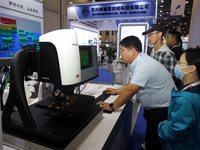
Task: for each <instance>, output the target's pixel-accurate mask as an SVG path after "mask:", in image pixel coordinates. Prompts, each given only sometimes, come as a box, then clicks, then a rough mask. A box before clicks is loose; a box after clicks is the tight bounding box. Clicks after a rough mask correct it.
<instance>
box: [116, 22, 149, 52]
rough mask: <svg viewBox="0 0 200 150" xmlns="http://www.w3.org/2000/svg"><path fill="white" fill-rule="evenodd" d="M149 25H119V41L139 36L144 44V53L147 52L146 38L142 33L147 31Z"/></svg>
mask: <svg viewBox="0 0 200 150" xmlns="http://www.w3.org/2000/svg"><path fill="white" fill-rule="evenodd" d="M147 26H148V25H147V24H137V23H136V24H134V23H131V24H128V23H127V24H126V23H124V24H119V32H120V34H119V41H121V40H122V39H124V38H125V37H127V36H132V35H133V36H137V37H138V38H139V39H140V41H141V43H142V51H143V52H146V39H147V38H146V36H144V35H142V32H145V31H146V30H147Z"/></svg>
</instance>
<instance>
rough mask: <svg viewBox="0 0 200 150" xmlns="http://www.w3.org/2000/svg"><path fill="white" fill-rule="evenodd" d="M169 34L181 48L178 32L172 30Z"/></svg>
mask: <svg viewBox="0 0 200 150" xmlns="http://www.w3.org/2000/svg"><path fill="white" fill-rule="evenodd" d="M169 34H171V35H172V37H173V38H174V39H175V40H176V43H178V44H179V45H180V46H181V47H182V39H181V34H180V32H178V31H176V30H174V29H172V30H170V31H169Z"/></svg>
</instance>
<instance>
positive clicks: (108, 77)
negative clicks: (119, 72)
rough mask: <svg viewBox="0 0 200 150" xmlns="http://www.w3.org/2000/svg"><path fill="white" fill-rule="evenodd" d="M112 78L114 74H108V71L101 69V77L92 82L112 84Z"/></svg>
mask: <svg viewBox="0 0 200 150" xmlns="http://www.w3.org/2000/svg"><path fill="white" fill-rule="evenodd" d="M112 78H113V73H112V72H107V71H106V69H104V68H99V77H97V78H95V79H93V80H92V82H96V83H107V84H112Z"/></svg>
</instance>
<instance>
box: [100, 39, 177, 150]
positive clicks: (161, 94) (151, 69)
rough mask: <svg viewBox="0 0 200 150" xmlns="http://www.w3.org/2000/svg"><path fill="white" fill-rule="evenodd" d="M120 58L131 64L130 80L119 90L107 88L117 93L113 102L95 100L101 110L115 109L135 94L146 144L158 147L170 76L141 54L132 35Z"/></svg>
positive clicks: (124, 43)
mask: <svg viewBox="0 0 200 150" xmlns="http://www.w3.org/2000/svg"><path fill="white" fill-rule="evenodd" d="M120 45H121V57H122V60H123V62H124V63H130V64H131V66H130V67H131V73H132V76H131V81H130V83H128V84H126V85H125V86H123V87H121V88H119V89H111V88H108V89H106V90H105V91H109V92H107V94H120V95H119V96H118V98H117V99H116V100H115V101H114V102H113V103H110V104H109V103H105V102H103V101H101V102H98V103H97V104H98V105H100V107H102V108H103V109H104V110H108V111H114V110H116V109H118V108H119V107H121V106H122V105H124V104H125V103H126V102H128V101H129V100H130V99H131V98H132V97H133V96H134V95H135V94H137V95H136V97H137V100H138V101H139V102H140V104H141V107H144V108H145V111H144V118H145V119H146V121H147V127H146V137H145V144H146V149H147V150H161V144H160V138H159V137H158V134H157V131H158V123H159V122H160V121H163V120H166V119H167V110H168V107H169V104H170V102H171V91H172V89H173V88H174V87H175V84H174V82H173V79H172V77H171V75H170V74H169V73H168V71H167V69H166V68H165V67H164V66H163V65H162V64H161V63H159V62H158V61H156V60H155V59H153V58H151V57H150V56H148V55H147V54H144V53H142V44H141V42H140V40H139V39H138V38H137V37H135V36H129V37H126V38H124V39H123V40H122V41H121V42H120Z"/></svg>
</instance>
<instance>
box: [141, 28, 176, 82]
mask: <svg viewBox="0 0 200 150" xmlns="http://www.w3.org/2000/svg"><path fill="white" fill-rule="evenodd" d="M164 32H165V30H164V28H163V27H162V26H160V25H158V24H152V25H151V26H150V28H149V30H147V31H145V32H143V33H142V35H147V37H148V40H149V43H150V44H151V45H153V47H154V48H153V49H152V51H151V54H150V56H151V57H153V58H154V59H156V60H157V61H159V62H160V63H161V64H163V65H164V66H165V68H166V69H167V70H168V71H169V73H170V74H171V76H172V77H173V79H174V81H176V77H175V75H174V67H175V65H176V58H175V54H174V53H173V52H172V51H171V50H170V49H169V48H168V47H167V45H166V44H165V43H163V41H162V36H163V35H164Z"/></svg>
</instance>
